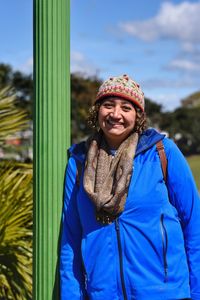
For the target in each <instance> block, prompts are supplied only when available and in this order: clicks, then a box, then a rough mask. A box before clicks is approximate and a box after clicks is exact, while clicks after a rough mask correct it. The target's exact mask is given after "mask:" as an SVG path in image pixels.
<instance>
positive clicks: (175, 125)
mask: <svg viewBox="0 0 200 300" xmlns="http://www.w3.org/2000/svg"><path fill="white" fill-rule="evenodd" d="M160 126H161V128H162V129H163V130H165V131H168V132H169V135H170V137H171V138H173V139H174V140H175V142H176V143H177V145H178V146H179V148H180V149H181V150H182V152H183V154H184V155H191V154H199V153H200V135H199V132H200V107H195V108H194V107H193V108H192V107H191V108H186V107H180V108H177V109H176V110H175V111H174V112H167V113H163V117H162V120H161V123H160Z"/></svg>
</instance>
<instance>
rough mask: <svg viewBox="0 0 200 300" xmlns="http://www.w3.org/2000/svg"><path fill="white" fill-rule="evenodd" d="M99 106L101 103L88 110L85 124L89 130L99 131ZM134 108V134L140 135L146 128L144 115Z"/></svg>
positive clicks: (137, 108)
mask: <svg viewBox="0 0 200 300" xmlns="http://www.w3.org/2000/svg"><path fill="white" fill-rule="evenodd" d="M101 104H102V101H101V102H98V103H96V104H95V105H93V106H91V107H90V108H89V114H88V118H87V124H88V127H89V128H91V129H94V130H98V129H99V124H98V113H99V108H100V106H101ZM134 108H135V110H136V120H135V126H134V132H137V133H138V134H141V133H142V132H143V131H144V130H145V129H146V128H147V120H146V113H145V112H143V111H142V110H141V109H140V108H139V107H137V106H134Z"/></svg>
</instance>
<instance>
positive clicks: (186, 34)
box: [119, 1, 200, 45]
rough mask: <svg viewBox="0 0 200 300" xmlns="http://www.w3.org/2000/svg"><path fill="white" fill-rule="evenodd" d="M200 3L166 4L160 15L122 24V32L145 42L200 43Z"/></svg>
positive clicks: (162, 7)
mask: <svg viewBox="0 0 200 300" xmlns="http://www.w3.org/2000/svg"><path fill="white" fill-rule="evenodd" d="M199 16H200V3H199V2H198V3H190V2H187V1H184V2H182V3H180V4H173V3H170V2H164V3H163V4H162V5H161V8H160V11H159V12H158V14H157V15H156V16H155V17H154V18H151V19H149V20H146V21H130V22H124V23H120V24H119V27H120V28H121V30H122V31H124V32H126V33H128V34H130V35H132V36H135V37H137V38H140V39H142V40H144V41H153V40H156V39H163V38H168V39H176V40H179V41H181V42H183V43H185V44H186V43H188V45H189V44H193V43H195V42H200V35H199V28H200V17H199Z"/></svg>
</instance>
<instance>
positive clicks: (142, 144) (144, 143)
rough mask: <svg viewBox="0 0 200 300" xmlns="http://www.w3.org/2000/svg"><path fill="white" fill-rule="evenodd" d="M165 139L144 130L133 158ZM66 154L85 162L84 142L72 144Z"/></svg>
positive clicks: (148, 130) (162, 136) (159, 134)
mask: <svg viewBox="0 0 200 300" xmlns="http://www.w3.org/2000/svg"><path fill="white" fill-rule="evenodd" d="M164 137H165V135H164V134H161V133H159V132H158V131H156V130H155V129H153V128H150V129H147V130H145V131H144V132H143V133H142V134H141V136H140V138H139V142H138V145H137V149H136V153H135V156H136V155H138V154H140V153H142V152H144V151H146V150H148V149H150V148H151V147H152V146H153V145H155V144H156V143H157V142H158V141H160V140H162V139H163V138H164ZM68 153H69V155H70V156H73V157H74V158H75V159H77V160H78V161H80V162H83V161H84V160H85V154H86V148H85V141H83V142H81V143H79V144H74V145H72V146H71V147H70V148H69V149H68Z"/></svg>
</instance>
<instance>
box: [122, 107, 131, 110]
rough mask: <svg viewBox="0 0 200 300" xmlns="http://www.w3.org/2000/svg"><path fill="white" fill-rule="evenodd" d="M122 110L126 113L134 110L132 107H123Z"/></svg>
mask: <svg viewBox="0 0 200 300" xmlns="http://www.w3.org/2000/svg"><path fill="white" fill-rule="evenodd" d="M122 109H123V110H124V111H130V110H131V109H132V108H131V107H130V106H123V107H122Z"/></svg>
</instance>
